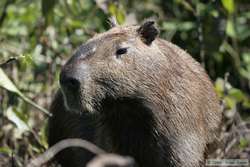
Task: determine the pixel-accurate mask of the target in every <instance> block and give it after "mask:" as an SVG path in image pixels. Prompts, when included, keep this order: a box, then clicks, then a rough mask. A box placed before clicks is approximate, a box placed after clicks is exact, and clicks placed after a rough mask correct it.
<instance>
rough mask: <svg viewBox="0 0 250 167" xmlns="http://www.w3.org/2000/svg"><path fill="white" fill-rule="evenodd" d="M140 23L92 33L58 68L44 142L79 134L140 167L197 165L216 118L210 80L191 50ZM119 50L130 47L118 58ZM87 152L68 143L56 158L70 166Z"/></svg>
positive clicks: (83, 160)
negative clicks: (132, 160)
mask: <svg viewBox="0 0 250 167" xmlns="http://www.w3.org/2000/svg"><path fill="white" fill-rule="evenodd" d="M140 28H141V29H140ZM140 28H139V27H138V26H127V27H125V26H124V27H115V28H112V29H111V30H109V31H108V32H105V33H102V34H99V35H97V36H95V37H94V38H92V39H90V40H89V41H88V42H87V43H86V44H85V45H82V46H81V47H80V48H79V49H78V50H77V51H76V52H75V54H74V56H73V57H72V58H71V59H70V60H69V61H68V63H67V64H66V65H65V66H64V67H63V69H62V73H61V80H60V83H61V87H62V88H61V89H60V90H59V91H58V93H57V95H56V97H55V99H54V101H53V103H52V107H51V112H52V113H53V117H52V118H51V119H50V123H49V143H50V145H53V144H55V143H56V142H58V141H59V140H61V139H63V138H71V137H80V138H83V139H86V140H89V141H91V142H93V143H95V144H97V145H98V146H100V147H101V148H103V149H105V150H107V151H108V152H114V153H118V154H122V155H130V156H132V157H134V158H135V160H136V162H137V163H138V166H140V167H153V166H154V167H164V166H173V167H198V166H202V164H203V163H204V154H205V150H206V147H207V145H208V144H209V143H212V142H213V141H214V140H215V139H216V135H217V131H218V126H219V123H220V120H221V112H220V108H219V102H218V99H217V97H216V94H215V92H214V90H213V85H212V84H211V82H210V80H209V78H208V76H207V74H206V72H205V71H204V70H203V68H202V67H201V66H200V64H199V63H197V62H196V61H195V60H194V59H193V58H192V57H191V56H190V55H188V54H187V53H186V52H185V51H183V50H182V49H180V48H179V47H177V46H175V45H174V44H171V43H170V42H167V41H165V40H162V39H159V38H155V37H156V35H157V34H156V31H155V29H154V26H153V25H152V24H151V23H149V24H148V25H146V26H145V27H140ZM143 28H145V29H147V31H144V29H143ZM138 29H140V31H138ZM141 31H144V33H141ZM153 33H154V34H153ZM145 34H146V35H145ZM150 35H151V36H150ZM152 35H153V36H152ZM118 48H128V49H127V52H126V53H125V54H123V55H120V57H118V56H117V55H116V51H117V49H118ZM69 77H70V79H71V80H72V78H73V79H74V82H73V81H72V82H71V80H70V79H68V78H69ZM66 82H69V83H67V84H65V83H66ZM76 82H77V83H76ZM69 85H71V86H69ZM77 86H78V87H77ZM76 87H77V88H76ZM71 88H72V89H71ZM63 104H65V105H63ZM65 106H66V107H65ZM92 156H93V155H92V154H90V153H88V152H85V151H84V150H80V149H68V150H66V151H63V152H62V153H61V154H59V156H58V159H59V161H60V162H61V163H62V164H63V165H64V166H72V167H73V166H74V167H75V166H84V164H85V163H86V162H87V161H88V160H89V159H90V158H91V157H92Z"/></svg>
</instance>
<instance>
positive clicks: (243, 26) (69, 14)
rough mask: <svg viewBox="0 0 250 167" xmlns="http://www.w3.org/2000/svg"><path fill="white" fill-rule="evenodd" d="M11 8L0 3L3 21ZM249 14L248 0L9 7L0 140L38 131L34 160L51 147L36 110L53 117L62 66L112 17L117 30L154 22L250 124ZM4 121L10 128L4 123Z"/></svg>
mask: <svg viewBox="0 0 250 167" xmlns="http://www.w3.org/2000/svg"><path fill="white" fill-rule="evenodd" d="M7 1H9V0H2V1H1V2H0V18H1V15H2V13H1V11H3V9H4V6H5V4H6V2H7ZM249 11H250V9H249V2H248V1H235V0H221V1H200V0H191V1H187V0H170V1H166V0H142V1H133V0H121V1H119V3H118V1H114V0H111V1H102V0H95V1H93V0H80V1H78V0H62V1H58V0H37V1H26V0H15V1H14V0H13V1H11V3H9V4H8V6H7V8H6V16H5V17H4V19H3V21H2V23H1V22H0V65H1V66H0V87H1V89H0V104H1V105H0V114H1V115H3V117H0V125H1V124H3V125H1V126H4V128H3V133H1V132H0V139H1V138H2V137H3V136H4V134H5V133H4V132H5V131H11V130H13V133H14V131H15V129H18V130H20V131H21V132H22V133H21V134H20V135H21V136H25V137H26V138H28V135H27V134H29V135H35V133H34V130H35V131H36V132H37V133H38V134H37V136H36V137H34V136H33V137H32V138H35V141H31V143H32V144H31V145H29V146H27V147H26V148H27V149H26V151H27V152H29V155H30V156H33V154H34V153H37V152H41V151H42V150H43V149H44V148H46V147H47V143H46V123H44V120H46V117H47V116H46V114H44V113H41V112H37V111H43V112H45V113H46V112H47V110H46V109H45V108H49V104H50V102H51V99H52V97H53V95H54V94H55V91H56V89H57V88H58V87H59V85H58V77H59V72H60V69H61V66H62V64H64V63H65V61H66V60H67V59H68V58H69V57H70V56H71V55H72V53H73V51H74V49H75V48H77V46H79V45H80V44H81V43H83V42H85V41H86V40H87V39H89V38H90V37H91V36H93V35H94V34H95V33H99V32H103V31H105V30H108V28H109V24H108V17H110V16H115V17H116V18H117V20H118V23H119V24H134V23H136V22H137V23H141V22H142V21H143V20H144V19H147V18H156V21H157V23H158V25H159V29H160V31H161V33H160V37H162V38H165V39H167V40H171V41H172V42H173V43H175V44H177V45H178V46H180V47H182V48H183V49H184V50H186V51H187V52H189V53H190V54H191V55H192V56H193V57H194V58H195V59H196V60H198V61H199V62H201V63H202V64H203V65H204V67H205V69H206V70H207V72H208V74H209V76H210V77H211V79H212V80H213V81H215V90H216V92H217V94H218V95H219V97H220V98H221V99H222V100H223V101H224V102H225V105H226V106H225V107H226V108H227V109H228V110H232V109H234V108H237V109H238V110H239V111H240V113H241V114H242V116H243V117H244V119H247V118H249V115H250V113H249V112H250V98H249V96H250V48H249V43H250V28H249V24H250V12H249ZM0 21H1V19H0ZM9 59H13V60H14V61H11V62H8V60H9ZM5 62H8V63H5ZM226 73H229V74H230V75H229V77H228V80H227V81H225V80H224V79H223V78H224V75H225V74H226ZM14 83H15V84H14ZM27 97H29V98H27ZM4 119H7V120H8V121H9V122H11V123H5V124H4V123H3V122H4V121H3V120H4ZM6 124H8V125H9V124H11V125H12V126H11V128H12V129H11V130H10V129H8V128H9V127H8V126H7V127H5V126H6ZM5 129H7V130H5ZM19 137H20V136H19ZM25 137H24V138H25ZM9 140H10V141H12V145H14V146H15V148H12V149H14V150H19V149H20V148H19V147H17V146H16V145H15V144H13V143H15V142H17V140H18V139H17V137H16V138H15V137H14V138H12V139H9ZM240 145H241V146H242V147H244V146H245V145H246V142H245V141H244V140H242V141H241V143H240ZM10 150H11V149H10V148H9V147H8V146H6V145H3V146H1V145H0V152H4V153H5V154H8V155H10V153H11V151H10ZM23 159H25V158H23ZM20 161H21V160H20Z"/></svg>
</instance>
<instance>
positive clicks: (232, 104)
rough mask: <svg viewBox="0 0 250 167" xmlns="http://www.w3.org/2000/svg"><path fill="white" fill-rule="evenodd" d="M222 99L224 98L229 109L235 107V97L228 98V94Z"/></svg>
mask: <svg viewBox="0 0 250 167" xmlns="http://www.w3.org/2000/svg"><path fill="white" fill-rule="evenodd" d="M224 99H225V102H226V105H227V106H228V107H229V108H230V109H232V108H234V107H235V105H236V101H235V99H233V98H230V97H228V96H227V97H225V98H224Z"/></svg>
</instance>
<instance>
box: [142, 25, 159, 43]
mask: <svg viewBox="0 0 250 167" xmlns="http://www.w3.org/2000/svg"><path fill="white" fill-rule="evenodd" d="M137 32H138V33H139V35H140V36H141V39H142V41H143V42H144V43H145V44H147V45H150V44H151V43H152V42H153V41H154V40H155V38H156V36H157V35H158V34H159V31H158V29H157V28H156V26H155V22H154V21H147V22H145V23H144V24H142V25H141V26H140V27H139V28H138V29H137Z"/></svg>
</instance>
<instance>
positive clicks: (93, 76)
mask: <svg viewBox="0 0 250 167" xmlns="http://www.w3.org/2000/svg"><path fill="white" fill-rule="evenodd" d="M157 35H158V30H157V28H156V27H155V26H154V22H153V21H147V22H145V23H144V24H142V25H141V26H116V27H114V28H112V29H110V30H109V31H107V32H104V33H102V34H98V35H96V36H94V37H93V38H91V39H90V40H88V41H87V42H86V43H85V44H82V45H81V46H80V47H79V48H78V49H77V50H76V52H75V53H74V55H73V56H72V57H71V58H70V60H69V61H68V62H67V63H66V64H65V65H64V67H63V68H62V72H61V75H60V85H61V88H62V92H63V95H64V99H65V100H64V101H65V104H66V107H68V108H69V109H70V110H72V111H77V112H83V111H85V112H86V111H88V112H95V111H98V109H99V108H100V107H101V106H100V105H101V104H102V101H103V100H104V99H106V98H112V99H114V100H115V99H118V98H144V96H146V95H144V93H145V92H147V94H148V93H149V91H152V92H151V93H152V94H153V93H154V90H153V88H152V87H154V86H155V85H156V84H159V83H157V82H158V81H159V78H158V79H154V77H159V76H161V75H159V73H161V71H162V70H161V66H164V65H166V63H167V62H165V61H166V59H165V58H164V54H162V53H161V51H160V49H158V46H157V45H156V44H155V43H154V40H155V38H156V37H157ZM154 81H157V82H154ZM147 97H148V95H147Z"/></svg>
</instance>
